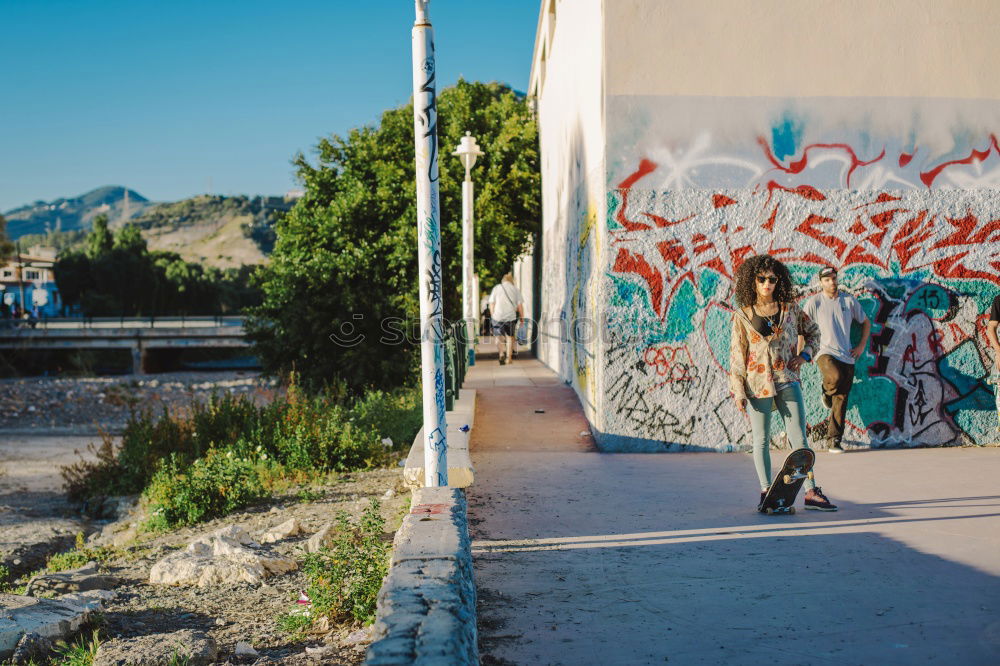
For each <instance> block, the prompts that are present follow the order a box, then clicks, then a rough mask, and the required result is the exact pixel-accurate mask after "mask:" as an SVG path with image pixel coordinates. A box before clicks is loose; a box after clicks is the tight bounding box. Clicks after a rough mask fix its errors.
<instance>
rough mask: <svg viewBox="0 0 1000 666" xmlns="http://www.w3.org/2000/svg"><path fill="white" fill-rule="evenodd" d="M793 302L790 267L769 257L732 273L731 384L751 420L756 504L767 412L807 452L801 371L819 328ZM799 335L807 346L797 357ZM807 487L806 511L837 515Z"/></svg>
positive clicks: (764, 463)
mask: <svg viewBox="0 0 1000 666" xmlns="http://www.w3.org/2000/svg"><path fill="white" fill-rule="evenodd" d="M794 297H795V294H794V293H793V290H792V279H791V276H790V275H789V274H788V268H786V267H785V265H784V264H783V263H781V262H780V261H778V260H777V259H775V258H774V257H772V256H769V255H766V254H762V255H757V256H755V257H750V258H749V259H747V260H746V261H744V262H743V263H742V264H741V265H740V267H739V268H738V269H737V270H736V305H737V309H736V310H735V311H734V312H733V334H732V338H731V340H730V345H729V385H730V390H731V391H732V393H733V397H734V398H735V399H736V406H737V407H738V408H739V410H740V411H741V412H743V413H744V414H748V415H749V416H750V425H751V428H752V430H753V463H754V467H755V468H756V469H757V479H758V480H759V481H760V487H761V489H762V490H761V493H760V502H763V501H764V494H765V493H766V492H767V488H768V486H770V484H771V453H770V446H769V445H770V441H771V411H772V410H774V409H777V410H778V412H780V413H781V416H782V417H783V418H784V420H785V427H786V428H787V432H788V441H789V443H791V445H792V448H793V449H798V448H803V447H805V448H808V447H809V444H808V443H807V442H806V421H805V409H804V407H803V404H802V389H801V388H800V386H799V368H800V367H801V366H802V364H803V363H808V362H809V361H811V360H812V353H813V348H814V347H815V345H816V342H817V341H818V337H819V327H818V326H816V324H815V323H814V322H813V321H812V320H811V319H810V318H809V317H808V316H807V315H806V314H805V313H804V312H803V311H802V309H801V308H799V306H798V305H796V304H795V300H794ZM800 335H801V336H802V337H804V338H805V342H806V344H805V347H803V348H802V351H801V352H799V351H797V350H798V344H799V336H800ZM748 407H749V409H748ZM806 488H807V489H808V490H807V491H806V496H805V504H806V508H807V509H817V510H819V511H836V510H837V507H836V506H835V505H834V504H833V503H831V502H830V500H829V499H827V497H826V495H824V494H823V491H822V490H821V489H820V488H818V487H817V486H816V482H815V481H814V480H813V479H807V480H806ZM760 502H758V504H757V506H758V508H759V507H760Z"/></svg>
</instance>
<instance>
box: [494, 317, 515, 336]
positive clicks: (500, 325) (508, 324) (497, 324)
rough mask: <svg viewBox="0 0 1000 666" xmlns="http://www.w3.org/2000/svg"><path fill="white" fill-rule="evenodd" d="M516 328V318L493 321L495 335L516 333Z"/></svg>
mask: <svg viewBox="0 0 1000 666" xmlns="http://www.w3.org/2000/svg"><path fill="white" fill-rule="evenodd" d="M516 329H517V320H516V319H511V320H510V321H494V322H493V335H514V331H515V330H516Z"/></svg>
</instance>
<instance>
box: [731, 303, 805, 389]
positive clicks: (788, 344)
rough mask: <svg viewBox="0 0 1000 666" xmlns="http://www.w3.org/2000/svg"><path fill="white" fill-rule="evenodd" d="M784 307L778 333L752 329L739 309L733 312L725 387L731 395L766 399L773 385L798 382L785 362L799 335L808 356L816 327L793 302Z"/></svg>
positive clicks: (793, 354)
mask: <svg viewBox="0 0 1000 666" xmlns="http://www.w3.org/2000/svg"><path fill="white" fill-rule="evenodd" d="M784 308H785V316H784V318H783V319H782V321H781V322H780V323H779V324H778V332H777V333H775V334H773V335H768V336H764V335H761V334H760V333H758V332H757V331H755V330H754V327H753V324H751V323H750V318H749V317H747V315H746V313H745V312H744V311H743V310H742V308H741V309H738V310H736V311H734V312H733V334H732V337H731V338H730V342H729V390H730V391H732V394H733V396H734V397H735V398H737V399H742V398H747V397H749V398H769V397H772V396H774V394H775V388H774V386H775V384H785V383H788V382H797V381H799V373H798V372H795V371H793V370H792V369H791V368H789V367H788V362H789V361H790V360H792V359H793V358H795V356H796V355H797V353H798V352H797V350H798V346H799V335H801V336H802V337H804V338H805V341H806V346H805V347H803V348H802V351H804V352H806V353H808V354H809V355H810V356H812V354H813V353H814V352H813V349H814V348H815V347H816V343H817V342H818V339H819V327H818V326H817V325H816V323H815V322H813V320H812V319H810V318H809V316H808V315H806V313H805V312H803V311H802V308H800V307H799V306H798V305H796V304H795V303H785V304H784Z"/></svg>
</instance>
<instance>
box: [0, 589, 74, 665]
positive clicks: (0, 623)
mask: <svg viewBox="0 0 1000 666" xmlns="http://www.w3.org/2000/svg"><path fill="white" fill-rule="evenodd" d="M0 609H3V613H2V615H0V659H10V658H12V657H13V654H14V650H15V649H16V648H17V645H18V643H19V642H20V640H21V637H22V636H24V635H26V634H30V633H34V634H37V635H38V636H40V637H41V638H44V639H46V640H49V641H56V640H59V639H62V638H66V637H68V636H69V635H71V634H74V633H76V632H77V631H79V629H80V626H81V625H83V623H84V622H86V621H87V620H88V619H89V617H90V612H89V611H86V610H82V609H81V608H79V607H77V606H73V605H70V604H65V603H62V602H61V601H58V600H54V599H35V598H34V597H26V596H21V595H17V594H0Z"/></svg>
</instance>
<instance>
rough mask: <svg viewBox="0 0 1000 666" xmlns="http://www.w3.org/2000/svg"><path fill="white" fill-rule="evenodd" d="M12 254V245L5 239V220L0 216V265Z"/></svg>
mask: <svg viewBox="0 0 1000 666" xmlns="http://www.w3.org/2000/svg"><path fill="white" fill-rule="evenodd" d="M13 253H14V244H13V243H11V242H10V239H9V238H7V219H6V218H5V217H4V216H3V215H0V263H3V262H4V261H6V260H7V258H8V257H10V255H11V254H13Z"/></svg>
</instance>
